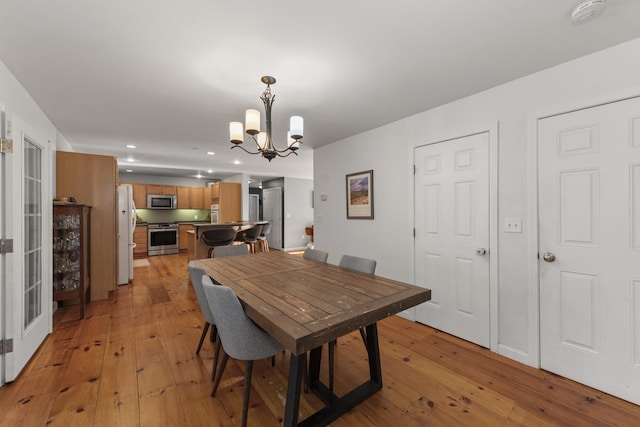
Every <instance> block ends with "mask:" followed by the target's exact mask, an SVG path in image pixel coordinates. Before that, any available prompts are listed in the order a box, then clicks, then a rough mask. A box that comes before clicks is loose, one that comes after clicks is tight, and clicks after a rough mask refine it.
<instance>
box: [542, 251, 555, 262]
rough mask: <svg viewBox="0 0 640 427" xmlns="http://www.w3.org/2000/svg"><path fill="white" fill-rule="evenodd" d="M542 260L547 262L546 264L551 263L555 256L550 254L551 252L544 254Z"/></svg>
mask: <svg viewBox="0 0 640 427" xmlns="http://www.w3.org/2000/svg"><path fill="white" fill-rule="evenodd" d="M542 259H543V260H545V261H547V262H553V261H555V260H556V256H555V255H554V254H552V253H551V252H545V253H544V254H543V255H542Z"/></svg>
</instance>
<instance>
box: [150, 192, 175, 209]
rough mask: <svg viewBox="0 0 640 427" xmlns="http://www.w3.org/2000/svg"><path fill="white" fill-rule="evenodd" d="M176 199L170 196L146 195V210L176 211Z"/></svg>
mask: <svg viewBox="0 0 640 427" xmlns="http://www.w3.org/2000/svg"><path fill="white" fill-rule="evenodd" d="M177 204H178V198H177V197H176V195H171V194H147V209H176V208H177V207H178V206H177Z"/></svg>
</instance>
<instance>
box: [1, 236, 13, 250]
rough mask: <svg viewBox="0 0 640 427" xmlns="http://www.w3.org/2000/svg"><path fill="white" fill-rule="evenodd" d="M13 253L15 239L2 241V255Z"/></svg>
mask: <svg viewBox="0 0 640 427" xmlns="http://www.w3.org/2000/svg"><path fill="white" fill-rule="evenodd" d="M10 253H13V239H0V254H10Z"/></svg>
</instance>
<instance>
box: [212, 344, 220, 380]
mask: <svg viewBox="0 0 640 427" xmlns="http://www.w3.org/2000/svg"><path fill="white" fill-rule="evenodd" d="M220 347H222V346H221V345H220V335H216V348H215V350H214V352H213V367H212V368H211V381H213V380H214V379H215V377H216V369H217V366H218V356H219V355H220Z"/></svg>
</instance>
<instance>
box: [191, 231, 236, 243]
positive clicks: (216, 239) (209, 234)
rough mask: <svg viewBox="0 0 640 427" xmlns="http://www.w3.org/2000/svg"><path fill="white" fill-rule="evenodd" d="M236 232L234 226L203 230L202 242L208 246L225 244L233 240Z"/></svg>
mask: <svg viewBox="0 0 640 427" xmlns="http://www.w3.org/2000/svg"><path fill="white" fill-rule="evenodd" d="M235 237H236V232H235V230H234V229H233V228H222V229H219V230H207V231H203V232H202V234H201V235H200V239H202V243H204V244H205V245H207V246H225V245H228V244H230V243H231V242H233V239H234V238H235Z"/></svg>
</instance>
